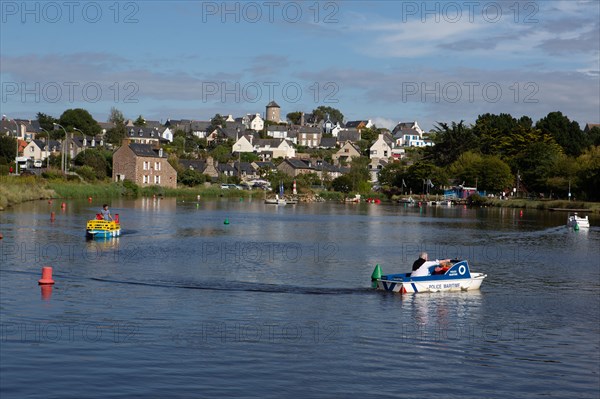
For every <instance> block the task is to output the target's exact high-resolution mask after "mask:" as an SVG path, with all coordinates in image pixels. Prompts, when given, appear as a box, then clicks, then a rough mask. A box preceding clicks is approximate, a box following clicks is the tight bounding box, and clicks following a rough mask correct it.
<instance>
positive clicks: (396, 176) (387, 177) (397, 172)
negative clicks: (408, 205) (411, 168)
mask: <svg viewBox="0 0 600 399" xmlns="http://www.w3.org/2000/svg"><path fill="white" fill-rule="evenodd" d="M405 170H406V167H405V166H404V165H402V164H401V163H398V162H393V163H388V164H387V165H385V166H384V167H383V169H381V170H380V171H379V178H378V180H379V184H381V185H382V186H389V187H398V188H402V179H403V178H404V172H405Z"/></svg>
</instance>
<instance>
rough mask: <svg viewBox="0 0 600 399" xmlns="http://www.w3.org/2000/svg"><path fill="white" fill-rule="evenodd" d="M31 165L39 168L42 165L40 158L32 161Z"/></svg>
mask: <svg viewBox="0 0 600 399" xmlns="http://www.w3.org/2000/svg"><path fill="white" fill-rule="evenodd" d="M33 167H34V168H41V167H42V160H41V159H36V160H35V161H33Z"/></svg>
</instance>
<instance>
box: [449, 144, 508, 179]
mask: <svg viewBox="0 0 600 399" xmlns="http://www.w3.org/2000/svg"><path fill="white" fill-rule="evenodd" d="M482 164H483V156H482V155H481V154H479V153H475V152H472V151H467V152H465V153H462V154H461V155H460V156H459V157H458V159H457V160H456V161H454V163H452V165H450V167H449V168H448V170H449V172H450V176H451V177H453V178H455V179H458V180H459V181H460V182H464V184H465V185H466V186H468V187H473V186H475V183H476V182H477V180H478V178H479V176H480V175H481V167H482ZM509 172H510V169H509Z"/></svg>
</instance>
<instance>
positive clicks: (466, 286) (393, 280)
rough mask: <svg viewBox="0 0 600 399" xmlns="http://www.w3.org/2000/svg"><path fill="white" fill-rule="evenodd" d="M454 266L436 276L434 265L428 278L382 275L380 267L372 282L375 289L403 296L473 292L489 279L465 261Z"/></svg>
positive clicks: (374, 273) (458, 261)
mask: <svg viewBox="0 0 600 399" xmlns="http://www.w3.org/2000/svg"><path fill="white" fill-rule="evenodd" d="M453 262H454V264H453V265H452V266H450V267H448V268H447V269H445V272H444V271H442V272H443V274H436V272H437V271H438V269H436V266H439V265H434V266H431V267H430V268H429V273H430V274H429V275H428V276H421V277H412V276H411V273H400V274H388V275H381V270H380V269H379V266H376V268H375V271H373V276H371V280H372V281H373V283H374V284H373V287H374V288H376V289H378V290H382V291H388V292H397V293H401V294H409V293H417V292H445V291H473V290H478V289H479V288H480V287H481V283H482V282H483V280H484V279H485V278H486V277H487V275H486V274H484V273H471V271H470V270H469V264H468V263H467V261H465V260H462V261H461V260H455V261H453Z"/></svg>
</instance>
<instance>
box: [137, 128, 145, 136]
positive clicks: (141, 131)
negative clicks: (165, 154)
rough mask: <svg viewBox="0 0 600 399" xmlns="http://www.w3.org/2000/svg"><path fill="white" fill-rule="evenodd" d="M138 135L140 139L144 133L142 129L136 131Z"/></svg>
mask: <svg viewBox="0 0 600 399" xmlns="http://www.w3.org/2000/svg"><path fill="white" fill-rule="evenodd" d="M138 133H139V135H140V137H142V136H143V135H144V131H143V130H142V129H140V130H138Z"/></svg>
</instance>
